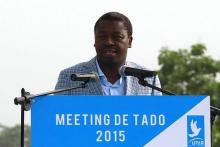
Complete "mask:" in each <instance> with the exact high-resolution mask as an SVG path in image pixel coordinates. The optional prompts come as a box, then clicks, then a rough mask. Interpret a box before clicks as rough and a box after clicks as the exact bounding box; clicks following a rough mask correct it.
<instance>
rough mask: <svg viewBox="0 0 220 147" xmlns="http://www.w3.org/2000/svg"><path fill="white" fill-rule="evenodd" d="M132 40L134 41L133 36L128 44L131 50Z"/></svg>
mask: <svg viewBox="0 0 220 147" xmlns="http://www.w3.org/2000/svg"><path fill="white" fill-rule="evenodd" d="M132 40H133V37H132V36H130V37H129V42H128V43H129V48H131V45H132Z"/></svg>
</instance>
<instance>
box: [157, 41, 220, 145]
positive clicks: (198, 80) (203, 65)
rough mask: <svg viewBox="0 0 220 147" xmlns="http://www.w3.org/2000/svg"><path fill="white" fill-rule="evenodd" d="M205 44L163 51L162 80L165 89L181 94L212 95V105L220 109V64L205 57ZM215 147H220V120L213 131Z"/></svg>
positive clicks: (160, 74)
mask: <svg viewBox="0 0 220 147" xmlns="http://www.w3.org/2000/svg"><path fill="white" fill-rule="evenodd" d="M206 50H207V48H206V46H205V45H203V44H195V45H192V46H191V49H189V50H188V49H179V50H178V51H172V50H169V48H162V49H161V51H160V55H159V57H158V59H159V65H160V71H159V77H160V80H161V84H162V87H163V88H164V89H166V90H169V91H171V92H174V93H176V94H180V95H209V96H210V97H211V104H212V105H214V106H217V107H220V100H219V98H220V79H218V78H219V77H220V61H218V60H214V59H213V58H212V57H210V56H207V55H206V54H205V52H206ZM213 138H214V139H213V145H214V147H220V121H219V119H218V121H216V123H215V126H214V128H213Z"/></svg>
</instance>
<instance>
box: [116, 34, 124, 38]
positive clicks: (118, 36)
mask: <svg viewBox="0 0 220 147" xmlns="http://www.w3.org/2000/svg"><path fill="white" fill-rule="evenodd" d="M114 38H115V39H123V38H124V37H123V36H121V35H116V36H114Z"/></svg>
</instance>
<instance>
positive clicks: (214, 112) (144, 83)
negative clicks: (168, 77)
mask: <svg viewBox="0 0 220 147" xmlns="http://www.w3.org/2000/svg"><path fill="white" fill-rule="evenodd" d="M138 80H139V81H138V83H139V84H140V85H142V86H144V87H146V86H147V87H150V88H152V89H156V90H158V91H160V92H162V93H165V94H167V95H176V94H174V93H172V92H169V91H167V90H164V89H162V88H159V87H157V86H154V85H152V84H149V83H148V82H147V81H146V80H144V78H143V77H140V78H138ZM210 114H211V119H210V122H211V146H212V127H213V125H214V122H215V118H216V116H220V109H219V108H216V107H213V106H210Z"/></svg>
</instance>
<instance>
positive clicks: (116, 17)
mask: <svg viewBox="0 0 220 147" xmlns="http://www.w3.org/2000/svg"><path fill="white" fill-rule="evenodd" d="M105 20H110V21H122V22H123V23H124V25H125V27H126V29H127V32H128V35H129V36H132V24H131V22H130V20H129V19H128V17H127V16H125V15H124V14H121V13H119V12H108V13H105V14H104V15H102V16H101V17H100V18H99V19H98V20H97V21H96V23H95V27H94V32H95V31H96V30H97V28H98V26H99V24H100V23H101V22H102V21H105Z"/></svg>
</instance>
